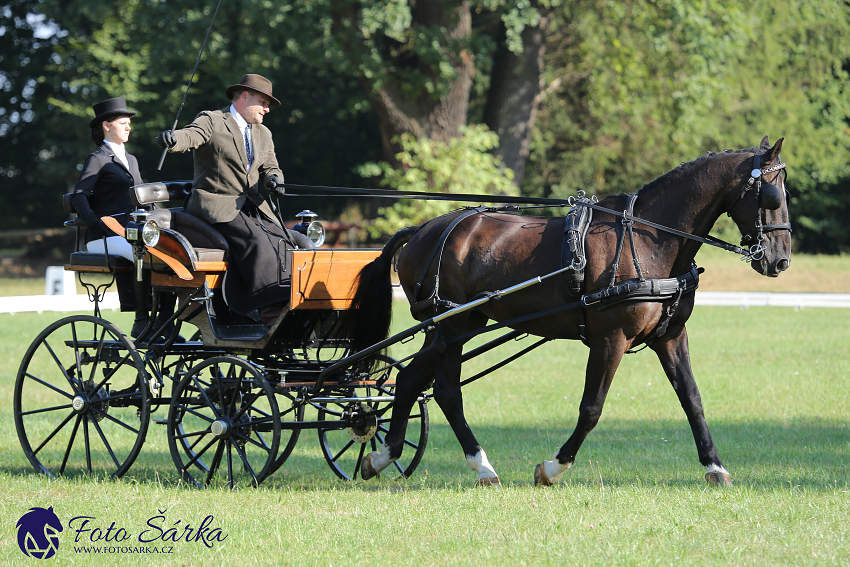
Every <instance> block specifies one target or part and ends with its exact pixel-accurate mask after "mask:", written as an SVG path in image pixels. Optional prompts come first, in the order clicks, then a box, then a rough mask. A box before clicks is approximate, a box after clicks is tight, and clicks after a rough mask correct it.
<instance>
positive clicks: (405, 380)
mask: <svg viewBox="0 0 850 567" xmlns="http://www.w3.org/2000/svg"><path fill="white" fill-rule="evenodd" d="M426 344H427V343H426ZM434 354H435V353H434V352H426V353H423V354H419V355H417V356H415V357H414V358H413V360H412V361H411V362H410V364H408V365H407V366H406V367H404V368H403V369H401V370H400V371H399V373H398V375H397V376H396V388H395V400H394V401H393V415H392V417H391V418H390V430H389V432H388V433H387V436H386V437H385V438H384V443H383V444H382V445H381V447H380V449H379V450H378V451H373V452H371V453H369V454H367V455H366V456H365V457H363V461H362V463H361V465H360V476H361V478H363V480H369V479H370V478H372V477H374V476H376V475H377V474H378V473H380V472H381V471H382V470H384V469H385V468H387V467H388V466H390V465H391V464H392V463H393V462H394V461H396V460H398V459H399V458H400V457H401V453H402V451H403V449H404V435H405V433H406V432H407V423H408V421H409V420H410V411H411V410H412V409H413V405H414V404H415V403H416V400H417V399H418V398H419V394H421V393H422V392H424V391H425V389H426V388H427V387H428V384H429V383H430V382H431V380H433V379H434Z"/></svg>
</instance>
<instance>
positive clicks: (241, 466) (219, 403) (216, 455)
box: [168, 356, 280, 488]
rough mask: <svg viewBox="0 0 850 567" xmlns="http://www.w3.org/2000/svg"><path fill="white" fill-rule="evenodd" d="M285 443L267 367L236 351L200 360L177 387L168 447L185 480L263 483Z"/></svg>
mask: <svg viewBox="0 0 850 567" xmlns="http://www.w3.org/2000/svg"><path fill="white" fill-rule="evenodd" d="M279 444H280V413H279V412H278V407H277V401H276V400H275V396H274V392H273V390H272V388H271V386H270V385H269V383H268V381H267V380H266V378H265V377H264V376H263V373H262V372H261V371H260V369H258V368H257V367H256V366H254V365H253V364H251V363H250V362H248V361H246V360H243V359H241V358H237V357H234V356H217V357H215V358H210V359H207V360H205V361H203V362H201V363H199V364H196V365H195V366H194V367H193V368H192V369H191V370H190V371H189V372H188V373H187V374H186V375H185V376H184V377H183V379H182V380H180V383H179V384H178V385H177V387H176V388H175V390H174V396H173V397H172V400H171V407H170V408H169V411H168V447H169V450H170V451H171V458H172V460H173V461H174V464H175V466H176V467H177V470H178V471H179V472H180V474H181V476H182V477H183V480H185V481H186V482H192V483H193V484H195V485H196V486H198V487H204V486H206V485H208V484H210V483H212V482H213V481H226V482H227V483H228V485H229V486H230V488H235V487H236V486H237V485H246V484H249V485H252V486H257V485H259V484H260V483H261V482H262V481H263V479H264V478H265V477H266V476H268V475H269V473H270V472H271V470H272V466H273V465H274V462H275V457H276V456H277V450H278V447H279Z"/></svg>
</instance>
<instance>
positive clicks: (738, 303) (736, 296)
mask: <svg viewBox="0 0 850 567" xmlns="http://www.w3.org/2000/svg"><path fill="white" fill-rule="evenodd" d="M696 294H697V297H696V304H697V305H725V306H734V307H740V308H741V309H746V308H747V307H793V308H794V309H806V308H814V307H838V308H845V309H848V308H850V293H764V292H744V291H697V292H696ZM393 297H394V298H395V299H404V292H403V291H402V290H401V288H400V287H394V288H393ZM100 308H101V309H118V308H119V305H118V294H117V293H116V292H114V291H111V292H107V293H106V296H105V297H104V299H103V301H101V302H100ZM93 309H94V305H93V304H92V302H91V301H89V299H88V297H87V296H86V294H84V293H83V294H78V295H21V296H16V297H0V313H12V314H13V313H31V312H37V313H41V312H43V311H60V312H61V311H93Z"/></svg>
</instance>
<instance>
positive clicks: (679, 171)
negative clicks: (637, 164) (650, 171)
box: [640, 147, 758, 191]
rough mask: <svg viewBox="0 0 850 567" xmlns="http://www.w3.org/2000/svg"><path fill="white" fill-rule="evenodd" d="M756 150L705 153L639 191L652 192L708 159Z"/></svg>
mask: <svg viewBox="0 0 850 567" xmlns="http://www.w3.org/2000/svg"><path fill="white" fill-rule="evenodd" d="M757 150H758V148H755V147H752V148H744V149H740V150H723V151H722V152H706V153H704V154H703V155H701V156H699V157H698V158H696V159H694V160H691V161H688V162H683V163H681V164H679V165H678V166H677V167H675V168H673V169H671V170H670V171H668V172H667V173H665V174H663V175H661V176H659V177H656V178H655V179H653V180H652V181H650V182H649V183H647V184H646V185H644V186H643V187H641V188H640V191H644V190H645V191H652V190H653V189H654V188H656V187H658V186H659V185H665V184H666V183H668V182H669V181H670V180H671V179H674V178H677V177H679V176H680V175H683V174H684V173H685V172H687V171H690V170H691V168H693V167H696V166H698V165H700V164H702V163H703V162H705V161H708V160H709V159H711V158H713V157H715V156H724V155H732V154H742V153H746V152H748V153H754V152H756V151H757Z"/></svg>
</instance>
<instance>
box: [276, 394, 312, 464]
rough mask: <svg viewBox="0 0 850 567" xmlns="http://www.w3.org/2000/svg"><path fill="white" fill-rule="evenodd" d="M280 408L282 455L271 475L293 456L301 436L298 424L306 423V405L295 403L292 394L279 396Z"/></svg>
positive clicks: (278, 457)
mask: <svg viewBox="0 0 850 567" xmlns="http://www.w3.org/2000/svg"><path fill="white" fill-rule="evenodd" d="M278 406H279V407H280V408H281V409H280V423H281V428H280V453H279V454H278V456H277V459H275V462H274V464H273V465H272V468H271V471H269V474H272V473H274V472H275V471H277V469H279V468H280V467H281V466H283V463H284V462H285V461H286V459H288V458H289V455H291V454H292V450H293V449H294V448H295V444H296V443H298V437H299V436H300V435H301V429H300V428H299V427H298V423H300V422H303V421H304V404H297V403H295V398H294V396H293V395H292V394H291V393H286V394H278Z"/></svg>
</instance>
